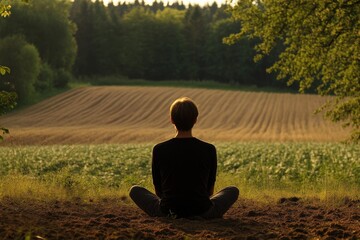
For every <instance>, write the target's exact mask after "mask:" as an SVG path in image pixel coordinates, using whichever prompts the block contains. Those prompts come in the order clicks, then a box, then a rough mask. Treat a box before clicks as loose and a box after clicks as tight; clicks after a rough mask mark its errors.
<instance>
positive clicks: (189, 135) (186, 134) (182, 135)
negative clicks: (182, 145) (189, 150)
mask: <svg viewBox="0 0 360 240" xmlns="http://www.w3.org/2000/svg"><path fill="white" fill-rule="evenodd" d="M192 137H193V135H192V132H191V130H190V131H177V132H176V136H175V138H192Z"/></svg>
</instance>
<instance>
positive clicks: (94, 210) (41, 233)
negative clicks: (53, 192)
mask: <svg viewBox="0 0 360 240" xmlns="http://www.w3.org/2000/svg"><path fill="white" fill-rule="evenodd" d="M322 204H323V203H320V202H319V201H316V200H313V201H303V200H301V199H297V200H296V201H294V199H282V200H281V201H279V202H278V203H274V204H262V203H258V202H254V201H252V200H246V199H241V200H239V201H238V202H237V203H236V204H235V206H234V207H232V208H231V209H230V210H229V212H228V213H227V214H226V215H225V216H224V218H223V219H215V220H202V219H198V218H197V219H196V218H194V219H168V218H151V217H148V216H146V215H145V214H144V213H143V212H142V211H141V210H139V209H137V208H136V207H135V206H134V205H132V204H130V203H129V200H128V199H125V200H124V198H123V200H120V199H119V200H116V199H115V200H114V199H113V200H106V199H104V200H103V201H101V202H97V203H95V202H84V201H80V200H78V201H72V202H59V201H56V202H49V203H44V202H39V201H29V200H28V201H25V200H14V199H9V198H5V199H3V200H0V219H1V221H0V239H23V238H24V237H25V236H31V238H32V239H33V238H34V239H283V240H285V239H354V240H355V239H359V238H360V202H359V201H350V200H348V201H344V203H342V204H340V205H339V206H324V205H322Z"/></svg>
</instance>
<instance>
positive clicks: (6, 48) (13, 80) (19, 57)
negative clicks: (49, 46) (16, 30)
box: [0, 35, 41, 102]
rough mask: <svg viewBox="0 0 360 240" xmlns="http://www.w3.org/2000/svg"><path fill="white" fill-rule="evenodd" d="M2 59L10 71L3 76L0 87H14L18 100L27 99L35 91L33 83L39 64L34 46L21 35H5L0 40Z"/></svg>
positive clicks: (10, 89) (6, 89)
mask: <svg viewBox="0 0 360 240" xmlns="http://www.w3.org/2000/svg"><path fill="white" fill-rule="evenodd" d="M4 61H6V62H7V64H8V66H9V67H10V68H11V69H12V72H11V75H6V76H3V80H4V82H3V83H2V84H1V85H0V89H3V90H5V91H7V92H10V91H12V90H13V89H12V87H14V88H15V91H16V93H17V95H18V97H19V101H20V102H27V101H29V100H30V99H31V97H32V96H33V94H34V93H35V88H34V84H35V82H36V80H37V77H38V75H39V72H40V65H41V60H40V57H39V53H38V51H37V49H36V47H35V46H34V45H32V44H29V43H27V42H26V41H25V40H24V38H23V37H22V36H18V35H17V36H9V37H6V38H4V39H2V40H0V62H4Z"/></svg>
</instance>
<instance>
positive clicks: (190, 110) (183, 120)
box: [170, 97, 199, 131]
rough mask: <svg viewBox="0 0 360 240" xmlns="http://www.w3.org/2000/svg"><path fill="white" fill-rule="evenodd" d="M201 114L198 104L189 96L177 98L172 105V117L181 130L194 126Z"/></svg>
mask: <svg viewBox="0 0 360 240" xmlns="http://www.w3.org/2000/svg"><path fill="white" fill-rule="evenodd" d="M198 115H199V112H198V109H197V106H196V104H195V103H194V101H193V100H191V99H190V98H188V97H181V98H178V99H176V100H175V101H174V102H173V103H172V104H171V106H170V117H171V120H172V122H173V123H174V124H175V126H176V129H177V130H179V131H189V130H191V129H192V128H193V126H194V124H195V122H196V120H197V117H198Z"/></svg>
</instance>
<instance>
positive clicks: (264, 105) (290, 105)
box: [0, 86, 349, 145]
mask: <svg viewBox="0 0 360 240" xmlns="http://www.w3.org/2000/svg"><path fill="white" fill-rule="evenodd" d="M182 96H188V97H190V98H192V99H193V100H194V101H195V102H196V103H197V104H198V107H199V111H200V116H199V119H198V122H197V124H196V125H195V128H194V134H195V135H196V136H197V137H199V138H201V139H204V140H206V141H258V140H261V141H341V140H344V139H346V138H347V137H348V133H349V129H345V130H344V129H343V128H342V127H341V124H337V125H336V124H333V123H331V122H330V121H327V120H324V119H323V117H322V115H321V114H318V115H315V114H314V111H315V110H316V109H317V108H319V107H320V106H321V105H322V104H324V103H325V101H327V100H329V99H331V97H321V96H317V95H305V94H284V93H265V92H241V91H224V90H208V89H190V88H169V87H121V86H110V87H84V88H78V89H74V90H70V91H68V92H65V93H63V94H60V95H57V96H55V97H52V98H50V99H47V100H45V101H43V102H40V103H38V104H36V105H34V106H31V107H28V108H26V109H23V110H21V111H16V112H14V113H11V114H8V115H6V116H2V117H0V125H1V126H6V127H7V128H9V129H10V132H11V135H10V137H8V138H7V141H5V142H3V143H1V144H2V145H33V144H40V145H44V144H99V143H140V142H159V141H163V140H166V139H168V138H169V137H172V136H173V134H174V128H173V126H172V124H170V120H169V112H168V111H169V106H170V104H171V103H172V102H173V101H174V100H175V99H176V98H178V97H182Z"/></svg>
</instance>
